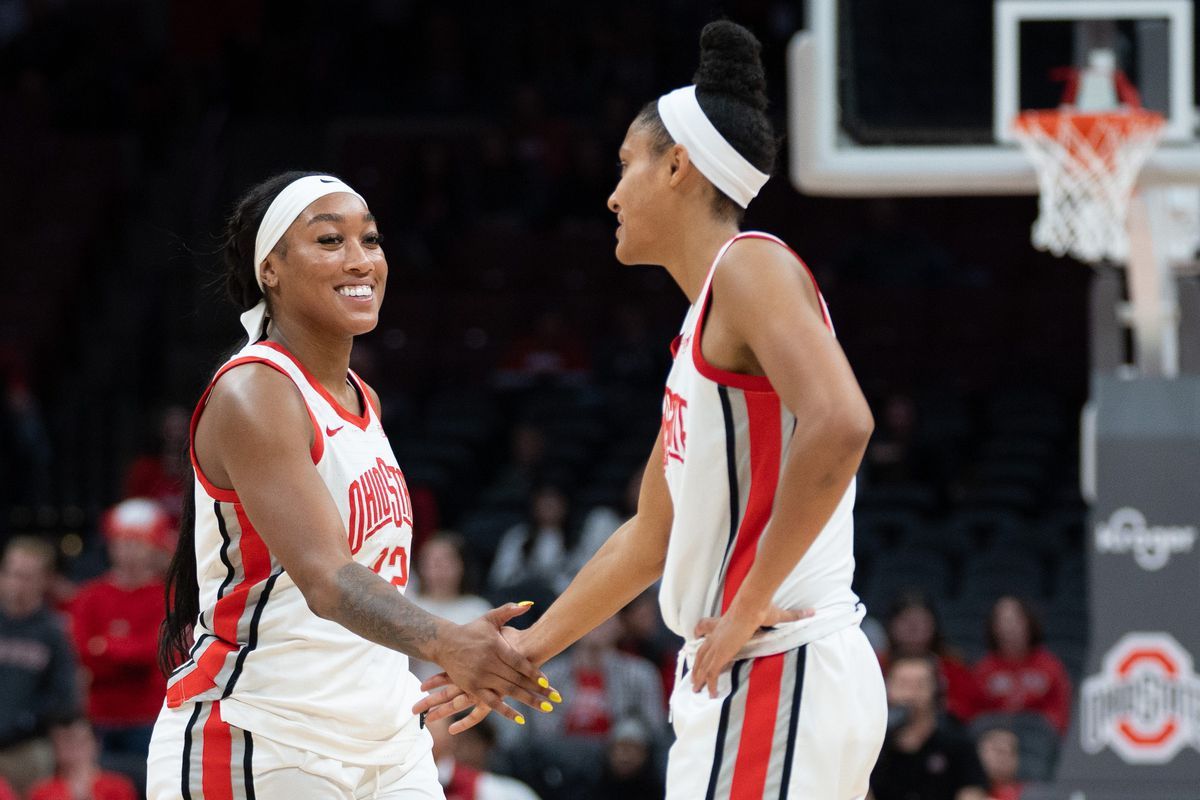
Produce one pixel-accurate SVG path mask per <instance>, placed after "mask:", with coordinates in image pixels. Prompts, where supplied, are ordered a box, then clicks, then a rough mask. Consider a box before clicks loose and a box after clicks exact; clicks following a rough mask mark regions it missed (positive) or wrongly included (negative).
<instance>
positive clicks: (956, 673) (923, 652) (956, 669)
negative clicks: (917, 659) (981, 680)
mask: <svg viewBox="0 0 1200 800" xmlns="http://www.w3.org/2000/svg"><path fill="white" fill-rule="evenodd" d="M887 636H888V649H887V651H886V652H885V653H884V654H883V655H882V656H880V659H879V662H880V665H881V666H882V667H883V670H884V672H887V669H888V665H889V664H890V663H891V662H892V661H893V660H894V659H896V658H899V657H901V656H930V657H932V658H933V659H934V660H935V662H936V663H937V666H938V675H939V681H940V682H941V691H942V693H943V694H944V696H945V699H946V703H945V705H946V711H947V712H949V713H950V714H951V715H952V716H953V717H955V718H956V719H958V720H959V721H966V720H968V719H970V718H971V717H972V716H973V715H974V713H975V709H976V706H977V705H978V698H977V694H978V691H977V688H976V683H975V679H974V678H973V677H972V676H971V671H970V669H969V668H968V667H967V665H966V664H964V663H963V662H962V660H961V659H960V658H959V657H958V655H957V653H955V652H954V650H953V649H952V648H951V647H950V646H949V644H947V642H946V640H945V638H944V637H943V636H942V631H941V626H940V625H939V623H938V618H937V614H936V613H935V611H934V608H933V604H932V603H930V602H929V600H928V598H926V597H925V595H924V594H922V593H921V592H918V591H909V592H904V593H903V594H901V595H900V596H899V597H897V598H896V600H895V602H893V603H892V607H891V609H890V611H889V614H888V623H887Z"/></svg>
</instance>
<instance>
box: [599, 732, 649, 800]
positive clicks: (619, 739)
mask: <svg viewBox="0 0 1200 800" xmlns="http://www.w3.org/2000/svg"><path fill="white" fill-rule="evenodd" d="M652 745H653V742H652V741H651V740H650V734H649V733H648V732H647V730H646V726H645V725H644V724H643V723H642V722H641V721H640V720H637V719H624V720H621V721H620V722H618V723H617V724H616V726H615V727H614V728H613V730H612V735H610V736H609V737H608V750H607V751H606V752H605V757H604V772H603V773H602V774H601V776H600V779H599V780H598V781H596V783H595V784H593V785H592V786H591V787H590V788H589V789H588V790H585V792H584V795H583V796H584V798H585V799H586V800H612V798H620V800H661V798H662V796H663V792H664V791H665V787H664V786H663V779H662V776H661V775H659V774H658V770H657V769H656V768H655V765H654V761H653V759H652V758H651V756H652V754H653V750H652Z"/></svg>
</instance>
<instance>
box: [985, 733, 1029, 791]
mask: <svg viewBox="0 0 1200 800" xmlns="http://www.w3.org/2000/svg"><path fill="white" fill-rule="evenodd" d="M1020 745H1021V743H1020V741H1018V739H1017V735H1016V734H1015V733H1013V732H1012V731H1010V730H1008V729H1007V728H992V729H991V730H988V731H984V732H983V734H982V735H981V736H980V737H979V742H978V745H977V746H978V749H979V761H980V763H981V764H983V771H984V774H986V775H987V780H988V797H989V798H990V799H991V800H1020V798H1021V784H1020V783H1018V782H1017V769H1018V768H1019V767H1020V752H1021V748H1020Z"/></svg>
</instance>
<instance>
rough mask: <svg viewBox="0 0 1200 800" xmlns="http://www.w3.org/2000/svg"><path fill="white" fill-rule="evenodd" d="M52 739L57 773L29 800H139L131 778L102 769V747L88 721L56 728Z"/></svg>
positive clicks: (83, 720) (43, 783)
mask: <svg viewBox="0 0 1200 800" xmlns="http://www.w3.org/2000/svg"><path fill="white" fill-rule="evenodd" d="M50 739H51V740H52V741H53V742H54V759H55V761H56V763H57V764H58V769H57V774H56V775H55V776H54V777H53V778H48V779H46V780H44V781H42V782H41V783H39V784H37V785H36V786H34V787H33V791H32V792H31V793H30V795H29V800H137V790H136V789H135V788H134V786H133V783H132V782H131V781H130V780H129V779H128V778H126V777H125V776H124V775H119V774H117V773H115V772H105V771H104V770H102V769H100V748H99V745H98V743H97V741H96V735H95V734H94V733H93V732H92V726H91V725H90V724H89V723H88V721H87V719H85V718H83V717H76V718H75V719H72V720H70V721H68V722H63V723H60V724H58V725H56V726H55V727H54V728H53V729H52V730H51V731H50Z"/></svg>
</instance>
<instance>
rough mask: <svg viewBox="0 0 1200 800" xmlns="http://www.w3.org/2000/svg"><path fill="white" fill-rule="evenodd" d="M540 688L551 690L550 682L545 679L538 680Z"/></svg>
mask: <svg viewBox="0 0 1200 800" xmlns="http://www.w3.org/2000/svg"><path fill="white" fill-rule="evenodd" d="M538 686H540V687H542V688H543V689H549V688H550V681H548V680H546V679H545V678H538Z"/></svg>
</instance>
